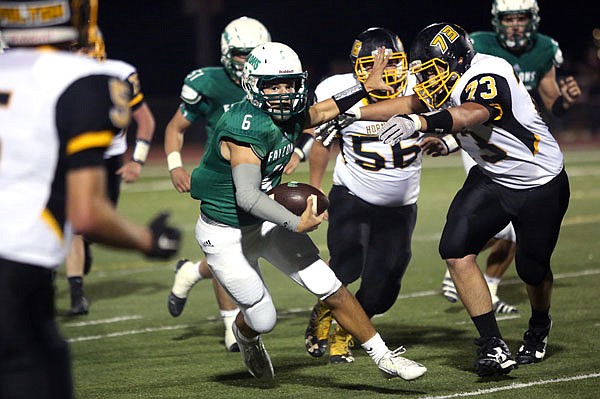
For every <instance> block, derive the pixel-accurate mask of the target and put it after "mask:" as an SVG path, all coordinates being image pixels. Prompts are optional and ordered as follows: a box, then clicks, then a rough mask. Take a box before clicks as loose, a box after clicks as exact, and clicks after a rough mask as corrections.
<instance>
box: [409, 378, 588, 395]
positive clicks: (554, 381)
mask: <svg viewBox="0 0 600 399" xmlns="http://www.w3.org/2000/svg"><path fill="white" fill-rule="evenodd" d="M598 377H600V373H592V374H580V375H574V376H572V377H562V378H551V379H548V380H539V381H532V382H518V383H514V384H510V385H506V386H503V387H494V388H487V389H478V390H476V391H470V392H457V393H453V394H448V395H439V396H421V397H420V398H418V399H450V398H465V397H467V396H480V395H486V394H489V393H494V392H501V391H513V390H517V389H523V388H529V387H533V386H537V385H549V384H559V383H561V382H569V381H578V380H587V379H590V378H598Z"/></svg>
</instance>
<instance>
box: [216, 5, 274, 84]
mask: <svg viewBox="0 0 600 399" xmlns="http://www.w3.org/2000/svg"><path fill="white" fill-rule="evenodd" d="M269 41H271V35H270V34H269V31H268V30H267V28H265V26H264V25H263V24H262V23H261V22H259V21H257V20H256V19H254V18H249V17H241V18H238V19H234V20H233V21H231V22H230V23H229V24H228V25H227V26H226V27H225V29H224V30H223V33H221V64H223V66H224V67H225V70H226V71H227V73H228V74H229V76H231V79H233V81H234V82H236V83H237V84H239V83H240V80H241V78H242V69H243V67H244V63H243V62H242V63H239V62H236V61H235V60H234V59H233V56H235V55H248V54H249V53H250V51H252V49H254V48H255V47H256V46H258V45H260V44H263V43H266V42H269Z"/></svg>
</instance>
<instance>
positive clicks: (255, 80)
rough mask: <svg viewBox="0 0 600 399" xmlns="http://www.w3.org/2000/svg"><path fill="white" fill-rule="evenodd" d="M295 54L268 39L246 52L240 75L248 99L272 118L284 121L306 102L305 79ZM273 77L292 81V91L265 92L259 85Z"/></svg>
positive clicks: (283, 45) (303, 106)
mask: <svg viewBox="0 0 600 399" xmlns="http://www.w3.org/2000/svg"><path fill="white" fill-rule="evenodd" d="M307 77H308V72H306V71H303V70H302V64H301V63H300V59H299V58H298V54H296V52H295V51H294V50H292V49H291V48H290V47H288V46H286V45H285V44H282V43H277V42H268V43H265V44H262V45H260V46H258V47H256V48H255V49H254V50H252V51H251V52H250V54H249V55H248V58H247V59H246V63H245V64H244V70H243V74H242V87H243V88H244V91H245V92H246V97H247V98H248V100H249V101H250V102H251V103H252V105H254V106H255V107H258V108H260V109H263V110H265V111H267V112H268V113H269V114H270V115H271V116H272V117H273V118H274V119H275V120H277V121H285V120H288V119H289V118H290V117H291V116H292V115H296V114H299V113H300V112H302V111H304V109H305V108H306V104H307V101H308V88H307V87H306V79H307ZM275 80H287V81H292V82H293V85H294V88H295V92H293V93H285V94H265V93H264V92H263V88H264V87H265V86H266V85H268V84H270V83H271V82H273V81H275Z"/></svg>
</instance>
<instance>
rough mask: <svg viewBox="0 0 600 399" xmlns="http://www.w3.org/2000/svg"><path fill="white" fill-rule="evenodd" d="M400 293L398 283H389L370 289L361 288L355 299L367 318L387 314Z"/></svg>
mask: <svg viewBox="0 0 600 399" xmlns="http://www.w3.org/2000/svg"><path fill="white" fill-rule="evenodd" d="M399 292H400V282H399V281H391V282H389V283H388V284H385V283H382V284H380V285H378V286H373V287H370V288H364V287H362V286H361V288H360V289H359V290H358V292H357V293H356V299H357V300H358V302H359V303H360V305H361V306H362V307H363V309H364V310H365V313H366V314H368V315H369V316H374V315H377V314H383V313H385V312H387V311H388V310H389V309H390V308H391V307H392V306H393V305H394V303H395V302H396V299H397V298H398V293H399Z"/></svg>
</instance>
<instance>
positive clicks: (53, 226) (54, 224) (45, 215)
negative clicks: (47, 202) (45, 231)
mask: <svg viewBox="0 0 600 399" xmlns="http://www.w3.org/2000/svg"><path fill="white" fill-rule="evenodd" d="M42 220H43V221H44V222H45V223H46V224H47V225H48V227H50V230H52V231H53V232H54V234H56V236H57V237H58V238H59V239H60V240H61V241H62V240H63V238H64V237H63V231H62V229H61V228H60V226H59V224H58V221H57V220H56V218H55V217H54V215H53V214H52V213H50V211H49V210H48V208H46V209H44V210H43V211H42Z"/></svg>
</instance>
